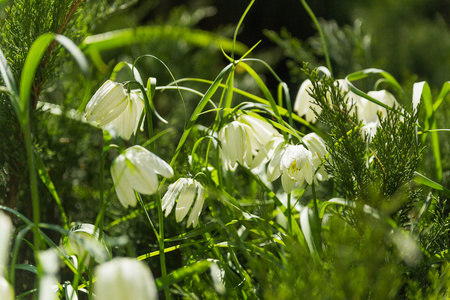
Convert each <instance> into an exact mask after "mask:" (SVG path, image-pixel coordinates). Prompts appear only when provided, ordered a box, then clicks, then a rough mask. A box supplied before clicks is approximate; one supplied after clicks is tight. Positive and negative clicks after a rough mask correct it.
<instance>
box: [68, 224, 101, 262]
mask: <svg viewBox="0 0 450 300" xmlns="http://www.w3.org/2000/svg"><path fill="white" fill-rule="evenodd" d="M99 233H100V232H99V229H98V228H97V229H95V226H94V225H92V224H86V223H80V224H76V225H75V226H73V227H72V228H70V231H69V235H68V236H66V237H65V238H64V240H63V246H64V250H66V252H67V254H68V255H69V256H72V257H73V256H76V260H75V259H74V260H75V262H76V267H77V268H78V260H81V259H82V258H83V257H84V265H85V266H86V267H89V263H90V260H91V254H93V255H94V258H95V261H96V262H99V263H100V262H104V261H106V260H107V259H108V258H109V257H110V250H109V248H108V246H107V245H106V242H105V241H104V239H103V238H102V239H101V240H99V238H100V234H99Z"/></svg>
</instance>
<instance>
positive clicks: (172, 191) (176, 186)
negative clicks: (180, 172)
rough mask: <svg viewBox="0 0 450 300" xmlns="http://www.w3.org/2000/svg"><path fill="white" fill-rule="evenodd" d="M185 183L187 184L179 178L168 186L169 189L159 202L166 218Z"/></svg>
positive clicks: (183, 179)
mask: <svg viewBox="0 0 450 300" xmlns="http://www.w3.org/2000/svg"><path fill="white" fill-rule="evenodd" d="M186 183H187V182H186V179H185V178H180V179H178V180H177V181H175V183H172V184H171V185H169V189H168V190H167V192H166V194H165V195H164V197H163V198H162V200H161V203H162V210H163V211H166V214H165V217H166V218H167V216H168V215H169V214H170V212H171V211H172V208H173V205H174V204H175V201H176V199H177V197H178V195H179V194H180V191H181V190H182V188H183V187H184V185H185V184H186Z"/></svg>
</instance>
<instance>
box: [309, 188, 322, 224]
mask: <svg viewBox="0 0 450 300" xmlns="http://www.w3.org/2000/svg"><path fill="white" fill-rule="evenodd" d="M311 191H312V197H313V204H314V214H315V217H316V220H317V228H319V232H320V227H321V226H322V224H321V222H320V218H319V209H318V207H317V199H316V188H315V183H314V179H313V182H312V184H311Z"/></svg>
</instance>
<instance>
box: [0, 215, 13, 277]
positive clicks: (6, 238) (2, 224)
mask: <svg viewBox="0 0 450 300" xmlns="http://www.w3.org/2000/svg"><path fill="white" fill-rule="evenodd" d="M11 232H12V223H11V219H10V218H9V217H8V215H6V214H5V213H3V212H2V211H0V277H1V276H3V275H4V274H5V272H4V268H5V267H6V262H7V260H8V256H9V250H8V249H9V242H10V238H11Z"/></svg>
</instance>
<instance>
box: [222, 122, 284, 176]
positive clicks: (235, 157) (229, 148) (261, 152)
mask: <svg viewBox="0 0 450 300" xmlns="http://www.w3.org/2000/svg"><path fill="white" fill-rule="evenodd" d="M279 136H281V134H280V133H279V132H278V131H277V130H276V129H275V128H274V127H273V126H272V125H271V124H269V123H267V122H264V121H263V120H261V119H258V118H256V117H253V116H250V115H245V114H241V115H239V117H238V118H237V120H236V121H233V122H230V123H228V124H227V125H225V126H224V127H222V129H221V130H220V131H219V136H218V137H219V140H220V142H221V148H220V153H221V158H222V161H223V164H224V166H225V168H226V169H227V170H231V171H234V170H236V168H237V166H238V163H239V164H241V165H243V166H246V167H248V168H250V169H254V168H256V167H258V166H259V165H260V164H262V163H263V162H264V161H266V160H267V151H266V146H267V145H268V144H269V143H270V141H271V140H272V139H274V138H276V137H279Z"/></svg>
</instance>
